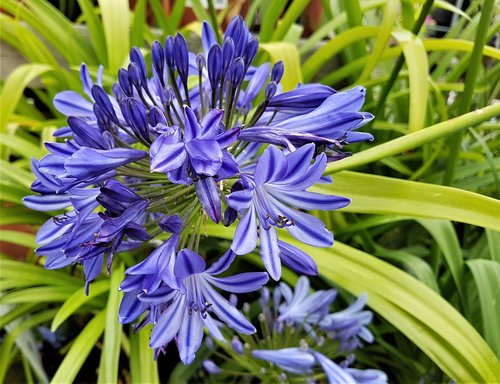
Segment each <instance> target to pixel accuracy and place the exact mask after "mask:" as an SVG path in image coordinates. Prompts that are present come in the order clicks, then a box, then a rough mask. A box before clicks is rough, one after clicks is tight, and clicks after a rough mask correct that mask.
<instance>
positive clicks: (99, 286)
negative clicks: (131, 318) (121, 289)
mask: <svg viewBox="0 0 500 384" xmlns="http://www.w3.org/2000/svg"><path fill="white" fill-rule="evenodd" d="M108 291H109V280H100V281H96V282H94V283H92V284H91V285H90V289H89V294H88V295H85V287H83V288H82V289H79V290H77V291H76V292H75V293H73V294H72V295H71V296H70V297H68V299H67V300H66V301H65V302H64V303H63V305H62V306H61V308H59V310H58V311H57V313H56V315H55V316H54V319H53V320H52V325H51V326H50V330H51V332H55V331H56V330H57V328H59V327H60V326H61V324H62V323H64V322H65V321H66V319H68V318H69V317H70V316H71V315H73V314H74V313H75V312H76V311H77V310H78V309H79V308H80V307H81V306H82V305H84V304H86V303H87V302H89V301H92V300H93V299H94V298H95V297H97V296H99V295H102V294H103V293H105V292H108ZM115 320H116V319H115Z"/></svg>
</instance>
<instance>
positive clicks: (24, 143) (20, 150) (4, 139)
mask: <svg viewBox="0 0 500 384" xmlns="http://www.w3.org/2000/svg"><path fill="white" fill-rule="evenodd" d="M0 145H4V146H6V147H8V148H10V149H12V150H14V152H16V153H17V154H19V155H21V156H24V157H26V158H28V159H29V158H31V157H32V156H33V157H35V158H37V159H40V158H41V157H43V156H45V155H46V154H47V151H45V150H44V149H42V148H40V146H38V145H35V144H33V143H32V142H30V141H28V140H26V139H23V138H21V137H19V136H14V135H8V134H6V133H0Z"/></svg>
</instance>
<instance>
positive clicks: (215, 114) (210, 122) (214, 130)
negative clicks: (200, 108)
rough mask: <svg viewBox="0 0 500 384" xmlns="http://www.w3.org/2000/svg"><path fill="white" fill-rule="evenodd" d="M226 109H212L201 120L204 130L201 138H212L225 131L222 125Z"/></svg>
mask: <svg viewBox="0 0 500 384" xmlns="http://www.w3.org/2000/svg"><path fill="white" fill-rule="evenodd" d="M223 117H224V111H223V110H221V109H212V110H210V111H209V112H208V113H207V114H206V115H205V116H203V119H202V120H201V126H202V131H201V134H200V137H199V138H200V139H211V138H213V137H214V136H215V135H219V134H221V133H222V132H224V127H223V126H221V122H222V118H223Z"/></svg>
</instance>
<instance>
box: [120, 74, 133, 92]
mask: <svg viewBox="0 0 500 384" xmlns="http://www.w3.org/2000/svg"><path fill="white" fill-rule="evenodd" d="M118 83H119V84H120V87H121V88H122V89H123V92H125V94H126V95H127V96H128V97H131V96H133V94H134V91H133V89H132V82H131V81H130V76H129V75H128V72H127V71H126V70H125V69H123V68H120V69H119V70H118Z"/></svg>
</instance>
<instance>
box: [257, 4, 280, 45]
mask: <svg viewBox="0 0 500 384" xmlns="http://www.w3.org/2000/svg"><path fill="white" fill-rule="evenodd" d="M285 6H286V2H285V1H268V2H264V4H263V7H261V12H262V18H261V24H260V32H259V41H260V42H268V41H269V40H271V36H272V34H273V31H274V29H275V26H276V22H277V21H278V19H279V17H280V16H281V13H282V12H283V9H284V8H285Z"/></svg>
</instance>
